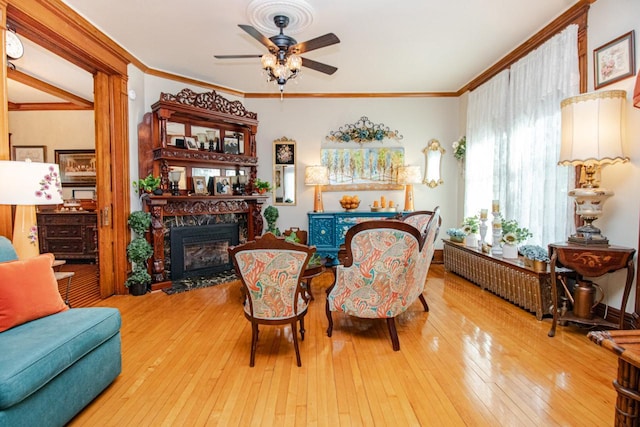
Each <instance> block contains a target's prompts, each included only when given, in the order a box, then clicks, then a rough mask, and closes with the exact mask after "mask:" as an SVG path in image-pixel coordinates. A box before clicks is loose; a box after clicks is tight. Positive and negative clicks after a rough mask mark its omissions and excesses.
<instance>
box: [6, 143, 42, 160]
mask: <svg viewBox="0 0 640 427" xmlns="http://www.w3.org/2000/svg"><path fill="white" fill-rule="evenodd" d="M27 159H30V160H31V161H32V162H39V163H46V161H47V146H46V145H13V146H12V147H11V160H14V161H18V162H24V161H25V160H27Z"/></svg>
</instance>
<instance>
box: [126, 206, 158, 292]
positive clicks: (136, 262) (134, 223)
mask: <svg viewBox="0 0 640 427" xmlns="http://www.w3.org/2000/svg"><path fill="white" fill-rule="evenodd" d="M127 223H128V224H129V228H131V230H132V231H133V232H134V235H135V237H134V238H133V239H132V240H131V242H130V243H129V245H127V259H128V260H129V261H130V262H131V263H132V265H133V267H132V271H131V274H130V275H129V277H128V278H127V280H126V282H125V286H126V287H127V288H129V293H131V295H144V294H146V293H147V291H148V289H149V285H150V284H151V275H149V273H148V271H147V260H148V259H149V258H151V255H153V247H152V246H151V244H150V243H149V242H147V239H145V237H144V234H145V233H146V231H147V230H148V229H149V227H150V226H151V214H150V213H148V212H142V211H134V212H131V213H130V214H129V218H128V220H127Z"/></svg>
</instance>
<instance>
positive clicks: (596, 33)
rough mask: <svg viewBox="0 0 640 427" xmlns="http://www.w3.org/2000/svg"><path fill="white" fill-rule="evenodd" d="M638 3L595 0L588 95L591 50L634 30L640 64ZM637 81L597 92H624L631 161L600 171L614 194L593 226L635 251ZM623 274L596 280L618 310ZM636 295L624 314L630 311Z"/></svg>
mask: <svg viewBox="0 0 640 427" xmlns="http://www.w3.org/2000/svg"><path fill="white" fill-rule="evenodd" d="M639 16H640V1H638V0H598V1H596V2H595V3H593V4H592V5H591V8H590V10H589V30H588V42H587V45H588V52H589V54H588V55H587V57H588V59H589V66H588V70H589V91H592V90H593V87H594V78H593V74H594V72H593V50H594V49H595V48H598V47H600V46H602V45H604V44H606V43H608V42H610V41H611V40H614V39H616V38H618V37H619V36H621V35H623V34H625V33H627V32H629V31H631V30H635V38H636V40H635V43H636V49H635V51H636V58H635V62H636V70H637V69H638V64H639V63H640V49H639V48H638V43H639V42H640V40H638V37H639V36H640V19H638V17H639ZM635 81H636V77H633V78H627V79H625V80H622V81H620V82H617V83H614V84H611V85H609V86H606V87H604V88H601V89H600V90H610V89H623V90H626V91H627V100H628V103H627V109H628V115H627V137H628V145H629V152H628V154H629V157H630V158H631V161H630V162H629V163H626V164H623V165H620V164H618V165H610V166H607V167H605V168H603V170H602V182H601V186H602V187H604V188H609V189H611V190H613V191H614V192H615V195H614V196H613V197H612V198H610V199H609V200H608V201H607V203H606V205H605V206H604V214H603V216H602V217H601V218H600V219H598V220H597V221H596V222H595V225H596V226H597V227H599V228H600V229H601V230H602V233H603V234H604V235H605V236H607V237H608V238H609V242H610V243H611V244H615V245H619V246H626V247H631V248H635V249H636V250H637V249H638V221H639V218H640V191H638V184H639V183H640V109H638V108H634V107H633V106H632V96H633V87H634V85H635ZM624 280H625V273H624V271H619V272H617V273H614V274H610V275H608V276H605V277H603V278H600V279H597V280H596V282H598V283H599V284H600V285H601V286H603V288H604V290H605V294H606V295H607V298H606V300H605V302H608V303H609V304H611V305H612V306H614V307H616V308H618V307H619V306H620V302H621V300H622V285H623V284H624ZM634 295H635V291H633V292H632V294H631V298H630V300H631V302H630V303H629V304H628V305H627V311H629V312H630V311H633V300H634Z"/></svg>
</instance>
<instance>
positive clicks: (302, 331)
mask: <svg viewBox="0 0 640 427" xmlns="http://www.w3.org/2000/svg"><path fill="white" fill-rule="evenodd" d="M295 331H296V330H295V328H294V329H293V332H295ZM300 341H304V317H301V318H300Z"/></svg>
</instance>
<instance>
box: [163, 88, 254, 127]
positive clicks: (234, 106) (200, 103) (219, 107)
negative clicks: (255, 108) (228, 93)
mask: <svg viewBox="0 0 640 427" xmlns="http://www.w3.org/2000/svg"><path fill="white" fill-rule="evenodd" d="M160 100H161V101H170V102H178V103H180V104H185V105H192V106H194V107H198V108H204V109H206V110H211V111H218V112H221V113H227V114H232V115H234V116H238V117H246V118H249V119H254V120H255V119H257V118H258V114H256V113H253V112H251V111H247V109H246V108H244V105H242V102H240V101H229V100H228V99H227V98H225V97H223V96H221V95H218V94H217V93H216V91H215V90H212V91H211V92H204V93H196V92H194V91H192V90H191V89H186V88H185V89H182V90H181V91H180V92H178V93H177V94H175V95H173V94H170V93H164V92H163V93H161V94H160Z"/></svg>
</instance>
